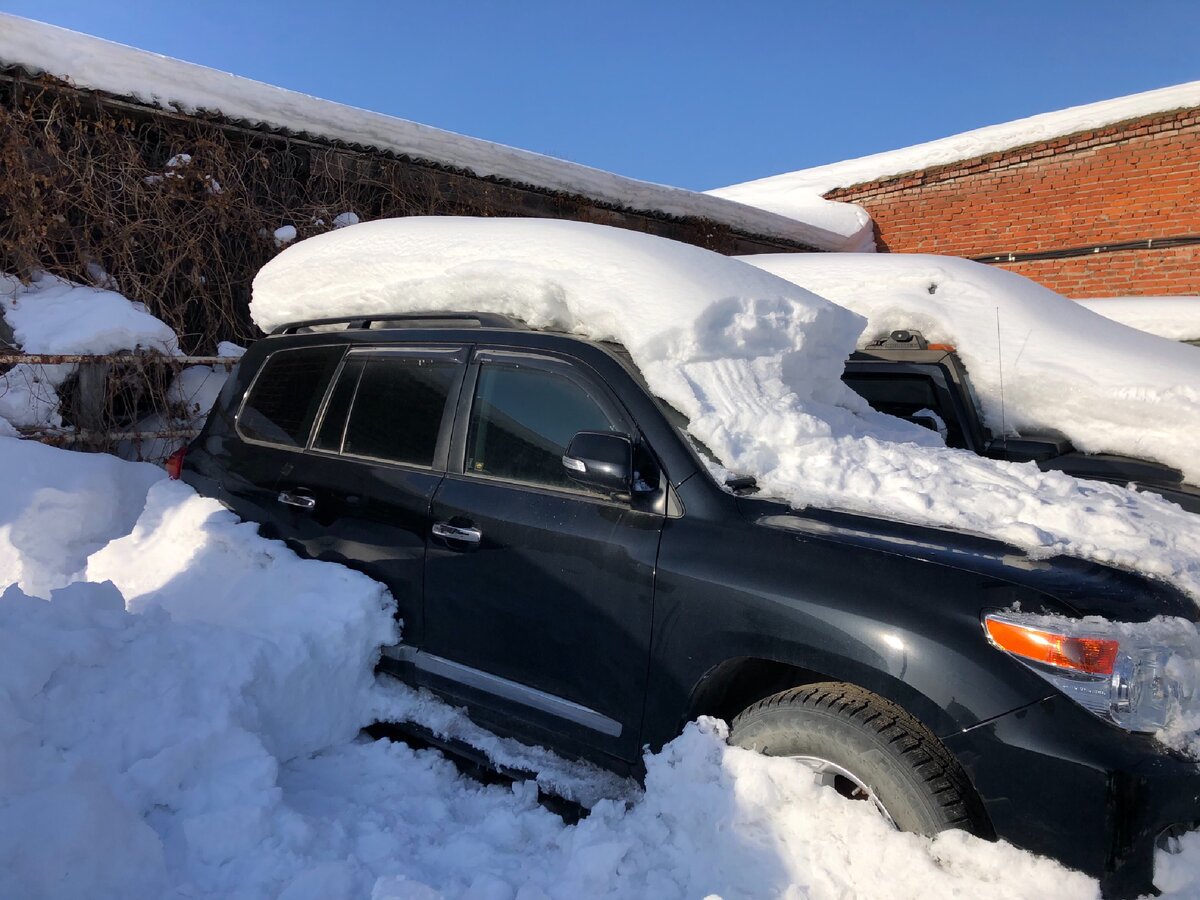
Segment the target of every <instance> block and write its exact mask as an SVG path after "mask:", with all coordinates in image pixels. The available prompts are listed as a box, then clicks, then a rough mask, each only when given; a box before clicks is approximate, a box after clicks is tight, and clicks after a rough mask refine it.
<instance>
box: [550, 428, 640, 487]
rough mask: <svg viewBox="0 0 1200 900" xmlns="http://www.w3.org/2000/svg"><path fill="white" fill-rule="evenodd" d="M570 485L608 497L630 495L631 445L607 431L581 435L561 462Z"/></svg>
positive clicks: (621, 437) (622, 435)
mask: <svg viewBox="0 0 1200 900" xmlns="http://www.w3.org/2000/svg"><path fill="white" fill-rule="evenodd" d="M562 464H563V469H564V470H565V471H566V473H567V475H568V477H570V479H571V480H572V481H576V482H578V483H579V484H582V485H584V486H586V487H590V488H596V489H597V490H601V491H607V492H608V493H611V494H629V493H632V491H633V441H631V440H630V439H629V437H628V436H626V435H624V434H615V433H614V432H611V431H581V432H579V433H578V434H576V435H575V437H573V438H571V446H570V447H568V448H567V453H566V455H565V456H564V457H563V458H562Z"/></svg>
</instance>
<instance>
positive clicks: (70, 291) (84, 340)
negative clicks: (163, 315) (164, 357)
mask: <svg viewBox="0 0 1200 900" xmlns="http://www.w3.org/2000/svg"><path fill="white" fill-rule="evenodd" d="M0 310H2V311H3V313H4V318H5V319H7V320H8V324H9V325H11V326H12V329H13V333H14V335H15V336H16V339H17V341H18V342H19V343H20V344H21V348H22V349H23V350H24V351H25V352H26V353H97V354H104V353H115V352H117V351H118V350H136V349H138V348H143V349H148V350H158V351H159V352H162V353H168V354H177V353H178V352H179V344H178V342H177V341H176V339H175V332H173V331H172V330H171V329H170V327H169V326H168V325H167V324H166V323H165V322H162V321H161V320H159V319H156V318H155V317H154V316H152V315H150V314H149V313H147V312H145V311H144V310H138V309H136V308H135V307H134V304H132V303H131V302H130V301H129V300H127V299H125V298H124V297H122V296H121V295H120V294H118V293H116V292H114V291H109V290H104V289H102V288H95V287H89V286H87V285H82V284H75V283H73V282H70V281H66V280H64V279H62V278H56V277H54V276H52V275H46V274H41V275H40V276H38V277H37V278H35V280H34V281H33V283H32V284H29V285H24V284H21V282H20V281H18V280H17V279H16V278H14V277H13V276H11V275H0Z"/></svg>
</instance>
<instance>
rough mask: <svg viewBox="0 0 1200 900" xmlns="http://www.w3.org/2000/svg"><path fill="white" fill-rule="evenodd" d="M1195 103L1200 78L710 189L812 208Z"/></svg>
mask: <svg viewBox="0 0 1200 900" xmlns="http://www.w3.org/2000/svg"><path fill="white" fill-rule="evenodd" d="M1193 107H1200V81H1191V82H1188V83H1186V84H1178V85H1175V86H1173V87H1165V88H1160V89H1158V90H1155V91H1146V92H1144V93H1141V94H1130V95H1129V96H1126V97H1117V98H1116V99H1113V100H1103V101H1101V102H1099V103H1088V104H1085V105H1083V106H1072V107H1069V108H1067V109H1060V110H1058V111H1056V112H1048V113H1041V114H1040V115H1036V116H1030V117H1028V118H1026V119H1017V120H1015V121H1012V122H1004V123H1003V124H1000V125H989V126H987V127H986V128H976V129H975V130H973V131H964V132H962V133H961V134H955V135H951V136H950V137H944V138H940V139H939V140H936V141H928V142H926V143H924V144H915V145H913V146H911V147H902V148H901V149H899V150H888V151H886V152H884V153H873V154H871V155H870V156H860V157H858V158H857V159H849V160H845V161H844V162H836V163H830V164H829V165H825V166H816V167H815V168H811V169H799V170H797V171H795V172H787V173H784V174H782V175H772V176H770V177H768V178H759V179H757V180H755V181H747V182H743V183H741V184H733V185H729V186H728V187H723V188H716V189H715V190H711V191H709V192H708V193H710V194H712V195H713V196H714V197H724V198H725V199H727V200H736V201H737V202H738V203H746V204H749V205H750V206H757V207H759V208H761V209H765V210H770V211H771V212H775V213H779V214H780V215H785V216H787V215H796V214H800V213H802V212H803V211H804V210H806V209H811V208H812V207H813V204H814V203H815V202H816V201H817V200H818V199H819V198H822V197H823V196H824V195H825V194H827V193H828V192H829V191H832V190H833V189H835V188H839V187H849V186H850V185H854V184H863V183H865V182H869V181H876V180H879V179H882V178H889V177H891V176H893V175H902V174H904V173H906V172H917V171H921V170H924V169H930V168H933V167H934V166H941V165H947V164H949V163H956V162H962V161H964V160H968V159H976V158H977V157H980V156H986V155H987V154H989V153H999V152H1002V151H1004V150H1012V149H1013V148H1015V147H1023V146H1026V145H1028V144H1035V143H1038V142H1041V141H1048V140H1052V139H1054V138H1058V137H1064V136H1066V135H1069V134H1076V133H1078V132H1080V131H1090V130H1092V129H1096V128H1103V127H1105V126H1107V125H1114V124H1116V123H1117V122H1125V121H1128V120H1130V119H1137V118H1141V117H1142V116H1149V115H1154V114H1156V113H1163V112H1169V111H1171V110H1175V109H1190V108H1193Z"/></svg>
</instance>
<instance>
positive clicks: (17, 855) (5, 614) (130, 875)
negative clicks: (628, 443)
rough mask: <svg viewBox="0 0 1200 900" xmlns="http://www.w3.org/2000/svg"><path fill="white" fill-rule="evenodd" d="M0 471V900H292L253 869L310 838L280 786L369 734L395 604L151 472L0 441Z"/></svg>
mask: <svg viewBox="0 0 1200 900" xmlns="http://www.w3.org/2000/svg"><path fill="white" fill-rule="evenodd" d="M0 467H3V469H4V471H5V472H6V475H7V474H8V473H10V472H15V473H17V474H19V475H20V476H21V477H22V478H21V480H22V486H21V487H20V488H19V489H17V488H14V485H13V481H12V480H10V479H6V480H5V481H4V482H3V489H4V491H5V493H6V496H5V497H4V498H3V500H4V502H3V503H0V529H3V533H4V534H5V535H6V536H7V537H6V541H7V544H8V546H6V548H5V551H4V553H3V554H0V593H2V594H3V596H0V896H5V897H9V896H11V897H18V896H20V897H68V896H89V897H130V896H135V897H152V896H157V895H159V894H160V893H161V892H164V891H166V889H167V888H168V887H170V886H172V885H174V886H176V887H182V888H185V889H186V890H184V893H186V894H188V895H194V894H196V893H198V894H200V895H204V896H239V895H240V896H267V895H273V894H275V893H276V892H277V889H278V884H277V882H278V881H279V880H280V879H281V878H282V877H284V874H286V872H287V870H286V869H285V870H284V874H281V872H280V871H271V870H265V871H264V870H262V869H260V868H259V867H258V864H257V863H256V861H255V859H254V855H255V852H256V851H257V850H258V849H259V848H260V847H267V848H270V849H271V850H272V851H273V852H274V853H275V854H276V855H277V856H280V855H284V854H286V852H294V851H295V848H297V847H299V848H304V846H305V844H304V840H305V838H306V836H307V834H308V830H309V828H308V826H307V824H306V823H305V822H304V820H303V819H302V818H301V817H299V816H297V815H295V814H294V813H292V812H291V811H290V810H289V809H288V808H287V807H286V806H285V805H284V804H283V803H282V800H281V792H280V789H279V787H278V784H277V779H278V772H279V767H280V765H281V764H282V763H284V762H286V761H287V760H290V759H294V758H297V757H300V756H304V755H307V754H310V753H313V752H315V751H318V750H322V749H324V748H326V747H329V746H332V745H335V744H341V743H345V742H346V741H349V740H351V739H352V738H353V737H354V736H355V735H356V734H357V732H358V730H359V728H360V727H361V726H362V725H363V724H364V722H365V721H367V719H368V715H369V712H368V711H369V708H370V705H371V703H372V699H371V688H372V685H373V683H374V680H373V674H372V669H373V666H374V663H375V660H376V659H377V656H378V650H379V647H380V646H381V645H382V644H384V643H388V642H391V641H392V640H394V639H395V625H394V622H393V619H392V606H391V602H390V598H388V597H387V595H386V593H385V591H384V590H383V588H382V586H380V585H378V584H376V583H375V582H372V581H371V580H370V579H368V578H366V577H365V576H362V575H360V574H358V573H355V572H351V571H350V570H348V569H345V568H342V567H340V566H333V565H328V564H324V563H318V562H312V561H303V560H300V559H297V558H296V557H295V556H294V555H293V554H292V553H291V552H290V551H288V550H286V549H285V548H284V547H283V545H282V544H279V543H277V542H272V541H266V540H264V539H262V538H260V537H258V536H257V534H256V526H254V525H249V524H243V523H240V522H238V521H237V519H236V518H235V517H234V516H233V515H232V514H230V513H229V512H227V511H225V510H224V509H222V508H221V507H220V505H219V504H217V503H216V502H215V501H213V500H208V499H205V498H201V497H198V496H197V495H196V494H195V493H194V492H193V491H192V490H191V489H190V488H188V487H187V486H185V485H182V484H179V483H177V482H168V481H164V480H162V473H161V471H160V470H156V469H153V468H152V467H150V466H145V465H137V464H132V463H123V462H120V461H118V460H115V459H113V458H111V457H105V456H101V455H84V454H77V453H70V452H67V451H62V450H55V449H52V448H49V447H44V446H41V445H38V444H33V443H26V442H21V441H16V440H12V439H0ZM63 473H69V474H68V475H66V476H64V474H63ZM151 482H152V483H151ZM147 488H148V492H147ZM143 502H144V503H145V509H144V510H142V509H141V507H142V505H143ZM139 513H140V515H139ZM135 519H136V525H135V521H134V520H135ZM84 523H86V524H84ZM131 529H132V530H131ZM35 533H36V535H37V537H38V540H37V542H34V543H31V542H30V541H29V540H14V539H13V535H23V536H25V537H28V536H29V535H31V534H35ZM122 535H125V536H122ZM58 544H61V547H60V548H59V549H57V550H56V551H55V552H51V551H49V550H47V548H48V547H55V546H57V545H58ZM89 550H93V551H95V552H93V553H92V555H91V557H90V559H88V560H87V562H86V573H85V575H84V574H81V572H80V569H81V568H82V566H83V562H84V560H83V558H82V557H83V555H84V554H86V553H87V552H88V551H89ZM80 577H86V578H88V579H90V580H88V581H81V580H78V579H79V578H80ZM17 582H22V583H26V584H31V585H33V586H35V587H36V589H37V590H39V592H41V593H43V595H47V594H48V596H49V598H50V599H49V601H47V600H45V599H39V598H36V597H31V596H27V592H25V591H22V590H21V588H20V587H18V586H17V584H16V583H17ZM67 582H73V583H69V584H68V583H67ZM10 585H11V586H10ZM59 585H66V586H65V587H58V586H59ZM4 587H7V588H8V589H7V591H4V590H3V588H4ZM298 859H299V860H302V859H303V857H302V856H300V857H299V858H298ZM275 862H276V865H277V866H278V864H279V860H278V859H276V860H275ZM292 865H293V866H296V867H302V865H301V862H299V861H297V860H293V862H292ZM189 885H190V887H189Z"/></svg>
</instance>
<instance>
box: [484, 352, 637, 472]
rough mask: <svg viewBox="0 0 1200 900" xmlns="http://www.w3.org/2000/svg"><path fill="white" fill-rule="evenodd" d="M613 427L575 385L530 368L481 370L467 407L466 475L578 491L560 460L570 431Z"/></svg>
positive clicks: (497, 367)
mask: <svg viewBox="0 0 1200 900" xmlns="http://www.w3.org/2000/svg"><path fill="white" fill-rule="evenodd" d="M614 430H616V426H615V424H614V423H613V422H612V421H611V420H610V419H609V417H608V416H607V415H606V414H605V412H604V410H603V409H602V408H601V406H600V404H599V403H598V402H597V401H596V400H595V399H593V397H591V396H590V395H589V393H588V391H587V390H586V389H585V388H584V387H583V386H582V385H581V384H579V383H578V382H576V381H574V380H572V379H570V378H568V377H566V376H565V375H561V374H559V373H557V372H552V371H548V370H545V369H536V368H525V367H521V368H517V367H510V366H504V365H496V364H492V365H484V366H483V368H481V369H480V371H479V381H478V384H477V385H476V388H475V402H474V403H473V404H472V405H471V423H470V431H469V433H468V436H467V459H466V470H467V471H468V472H479V473H481V474H484V475H493V476H495V477H497V478H509V479H512V480H514V481H524V482H528V483H530V484H539V485H548V486H551V487H564V488H571V489H573V490H579V489H580V487H579V485H578V484H576V483H575V482H573V481H571V480H570V479H569V478H568V477H567V475H566V473H565V471H564V470H563V464H562V457H563V454H565V453H566V452H567V446H568V445H569V444H570V443H571V438H573V437H574V436H575V434H576V432H580V431H614Z"/></svg>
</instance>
